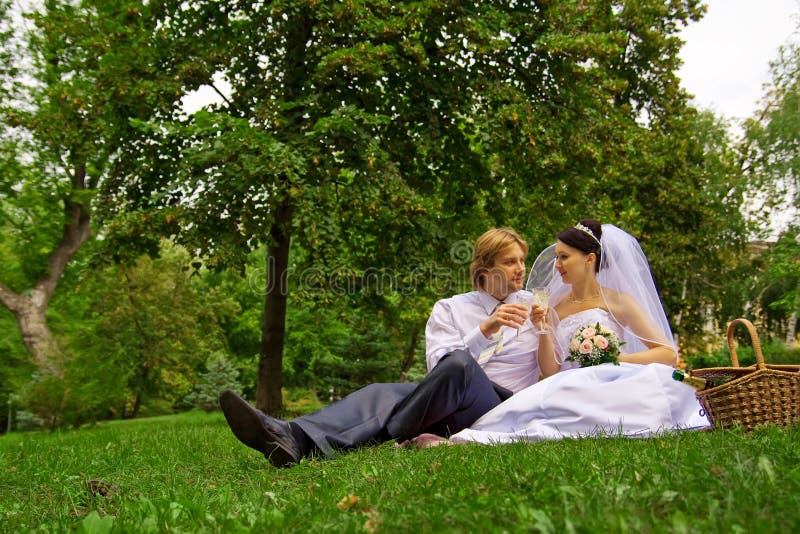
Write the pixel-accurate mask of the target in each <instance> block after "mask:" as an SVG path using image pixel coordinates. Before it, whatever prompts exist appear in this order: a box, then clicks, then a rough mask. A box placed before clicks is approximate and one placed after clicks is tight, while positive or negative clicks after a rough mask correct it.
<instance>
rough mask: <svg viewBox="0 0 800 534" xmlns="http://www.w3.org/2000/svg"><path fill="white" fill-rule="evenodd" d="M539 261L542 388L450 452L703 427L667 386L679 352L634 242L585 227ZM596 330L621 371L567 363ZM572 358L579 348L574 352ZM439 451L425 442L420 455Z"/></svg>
mask: <svg viewBox="0 0 800 534" xmlns="http://www.w3.org/2000/svg"><path fill="white" fill-rule="evenodd" d="M557 239H558V241H557V242H556V244H555V245H553V246H551V247H549V248H548V249H545V251H543V252H542V254H540V255H539V258H537V260H536V262H535V263H534V266H533V268H532V269H531V274H530V276H529V278H528V284H527V287H528V289H531V288H533V287H535V286H547V287H549V288H550V295H551V296H550V299H549V302H550V303H554V304H553V305H552V306H551V307H552V309H551V310H549V311H548V310H544V309H542V308H541V307H538V306H534V307H533V310H532V314H531V321H532V322H533V323H534V324H535V325H537V326H538V327H539V328H540V335H539V353H538V358H539V365H540V368H541V371H542V379H543V380H540V381H539V382H538V383H536V384H534V385H532V386H530V387H528V388H526V389H524V390H522V391H520V392H518V393H517V394H515V395H514V396H512V397H511V398H510V399H508V400H507V401H505V402H503V403H502V404H500V405H499V406H497V407H496V408H494V409H493V410H491V411H490V412H488V413H487V414H485V415H484V416H483V417H481V418H480V419H479V420H478V421H476V422H475V423H474V424H473V425H472V426H471V427H470V428H467V429H465V430H462V431H461V432H459V433H457V434H454V435H452V436H451V437H450V441H451V442H455V443H458V442H479V443H486V444H489V443H505V442H511V441H519V440H540V439H558V438H563V437H579V436H597V435H601V436H602V435H606V436H619V435H626V436H649V435H651V434H657V433H659V432H663V431H665V430H670V429H686V428H702V427H707V426H708V425H709V422H708V420H707V419H706V418H705V417H704V416H703V415H702V414H701V406H700V403H699V402H698V401H697V399H696V398H695V391H694V389H692V388H691V387H690V386H687V385H685V384H683V383H681V382H677V381H675V380H673V378H672V371H673V367H672V366H674V365H675V363H676V361H677V352H676V350H675V345H674V342H673V340H672V335H671V331H670V328H669V323H668V322H667V318H666V315H665V313H664V310H663V308H662V306H661V301H660V299H659V297H658V293H657V291H656V288H655V285H654V283H653V278H652V275H651V274H650V269H649V265H648V263H647V259H646V258H645V256H644V253H643V252H642V250H641V248H640V247H639V244H638V242H637V241H636V239H635V238H633V237H632V236H631V235H629V234H627V233H626V232H624V231H622V230H621V229H619V228H617V227H616V226H613V225H610V224H603V225H601V224H600V222H599V221H597V220H595V219H584V220H581V222H580V223H578V224H577V225H575V226H574V227H571V228H567V229H566V230H564V231H562V232H560V233H559V234H558V235H557ZM598 324H599V325H600V327H601V328H603V329H605V330H610V331H612V332H613V333H614V334H616V336H617V338H618V340H619V341H620V354H619V362H620V363H619V364H618V365H615V364H614V363H604V364H601V365H596V366H592V367H582V368H581V367H579V365H578V363H576V362H573V361H569V360H568V359H567V358H568V357H569V355H570V341H571V339H572V338H573V337H574V336H575V335H576V332H577V331H578V330H579V329H580V330H583V329H584V328H585V327H587V326H592V327H594V326H596V325H598ZM572 348H573V352H575V351H576V347H575V345H574V344H573V347H572ZM440 441H443V440H442V439H441V438H438V439H437V438H436V437H434V436H431V435H423V436H420V437H418V438H415V440H412V442H413V443H416V444H417V445H419V446H429V445H432V444H438V442H440Z"/></svg>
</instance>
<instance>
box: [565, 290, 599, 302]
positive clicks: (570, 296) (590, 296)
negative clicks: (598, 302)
mask: <svg viewBox="0 0 800 534" xmlns="http://www.w3.org/2000/svg"><path fill="white" fill-rule="evenodd" d="M599 296H600V289H598V290H597V292H596V293H592V294H591V295H589V296H588V297H587V298H584V299H579V298H577V297H576V296H575V295H573V294H572V293H570V294H569V295H567V300H568V301H570V302H572V303H573V304H583V303H584V302H587V301H590V300H594V299H596V298H598V297H599Z"/></svg>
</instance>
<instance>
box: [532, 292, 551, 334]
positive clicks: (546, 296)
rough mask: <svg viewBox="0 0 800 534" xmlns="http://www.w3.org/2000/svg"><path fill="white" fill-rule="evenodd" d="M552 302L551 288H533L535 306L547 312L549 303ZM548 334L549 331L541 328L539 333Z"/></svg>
mask: <svg viewBox="0 0 800 534" xmlns="http://www.w3.org/2000/svg"><path fill="white" fill-rule="evenodd" d="M549 300H550V288H549V287H534V288H533V304H536V305H537V306H539V307H541V308H544V309H545V310H547V303H548V301H549ZM544 332H547V329H546V328H544V327H542V326H541V325H540V326H539V333H540V334H542V333H544Z"/></svg>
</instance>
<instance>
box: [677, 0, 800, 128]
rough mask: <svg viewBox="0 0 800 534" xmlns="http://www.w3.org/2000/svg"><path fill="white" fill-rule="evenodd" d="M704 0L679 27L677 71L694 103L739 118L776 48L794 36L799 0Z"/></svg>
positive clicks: (752, 104)
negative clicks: (695, 18) (701, 9)
mask: <svg viewBox="0 0 800 534" xmlns="http://www.w3.org/2000/svg"><path fill="white" fill-rule="evenodd" d="M705 3H706V5H707V6H708V9H707V10H706V14H705V16H704V17H703V18H702V19H701V20H700V22H696V23H692V24H690V25H689V26H688V27H687V28H685V29H684V30H683V31H682V32H681V38H682V39H683V40H684V41H686V43H685V44H684V46H683V49H682V51H681V54H680V55H681V59H682V60H683V62H684V65H683V67H682V68H681V69H680V70H679V71H678V76H679V77H680V78H681V80H682V83H683V87H684V88H685V89H686V90H687V91H688V92H689V93H691V94H693V95H694V96H695V99H694V103H695V106H696V107H699V108H701V109H708V110H711V111H713V112H715V113H716V114H717V115H722V116H724V117H725V118H728V119H745V118H747V117H750V116H752V115H753V114H754V113H755V111H756V110H757V109H758V102H759V99H760V98H761V96H762V95H763V85H764V83H766V82H767V81H769V79H770V76H769V62H770V61H772V60H774V59H776V58H777V57H778V48H779V47H780V46H781V45H784V44H787V43H788V42H789V41H790V39H792V40H794V41H795V42H796V41H798V40H800V39H799V37H800V36H798V34H797V28H798V26H800V0H707V1H706V2H705Z"/></svg>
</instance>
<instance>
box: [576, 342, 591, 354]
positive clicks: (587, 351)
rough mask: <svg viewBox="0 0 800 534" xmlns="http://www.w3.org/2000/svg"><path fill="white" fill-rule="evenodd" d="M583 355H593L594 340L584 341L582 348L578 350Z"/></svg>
mask: <svg viewBox="0 0 800 534" xmlns="http://www.w3.org/2000/svg"><path fill="white" fill-rule="evenodd" d="M578 350H579V351H580V353H581V354H591V353H592V340H590V339H584V340H583V341H582V342H581V346H580V347H579V348H578Z"/></svg>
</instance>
